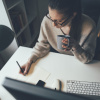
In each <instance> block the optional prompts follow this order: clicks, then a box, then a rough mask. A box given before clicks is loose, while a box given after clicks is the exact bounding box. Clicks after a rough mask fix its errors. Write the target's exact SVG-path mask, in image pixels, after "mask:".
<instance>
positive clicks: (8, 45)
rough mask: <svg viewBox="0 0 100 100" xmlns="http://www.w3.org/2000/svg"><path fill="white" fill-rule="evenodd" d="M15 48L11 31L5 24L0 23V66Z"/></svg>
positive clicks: (15, 44)
mask: <svg viewBox="0 0 100 100" xmlns="http://www.w3.org/2000/svg"><path fill="white" fill-rule="evenodd" d="M17 48H18V46H17V43H16V40H15V38H14V35H13V31H12V30H11V29H10V28H9V27H7V26H5V25H0V68H2V67H3V65H4V64H5V63H6V62H7V61H8V60H9V58H10V57H11V56H12V55H13V53H14V52H15V51H16V50H17Z"/></svg>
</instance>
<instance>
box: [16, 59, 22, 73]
mask: <svg viewBox="0 0 100 100" xmlns="http://www.w3.org/2000/svg"><path fill="white" fill-rule="evenodd" d="M16 62H17V64H18V66H19V68H20V70H21V72H22V73H24V71H23V69H22V68H21V66H20V65H19V63H18V61H16Z"/></svg>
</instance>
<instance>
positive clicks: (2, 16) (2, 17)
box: [0, 0, 17, 68]
mask: <svg viewBox="0 0 100 100" xmlns="http://www.w3.org/2000/svg"><path fill="white" fill-rule="evenodd" d="M0 25H6V26H8V27H9V28H10V29H12V28H11V25H10V22H9V20H8V17H7V14H6V10H5V7H4V5H3V1H2V0H0ZM14 41H15V42H14V44H12V47H13V48H10V49H9V50H11V51H7V52H5V53H4V55H2V54H0V68H2V67H3V65H4V64H5V63H6V62H7V60H8V59H9V58H10V56H11V55H12V54H13V53H14V51H15V49H17V43H16V40H14ZM6 49H7V48H6ZM7 50H8V49H7ZM12 51H13V52H12ZM2 58H3V60H4V62H3V61H2ZM5 59H6V60H5Z"/></svg>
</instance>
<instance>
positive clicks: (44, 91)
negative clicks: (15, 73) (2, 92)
mask: <svg viewBox="0 0 100 100" xmlns="http://www.w3.org/2000/svg"><path fill="white" fill-rule="evenodd" d="M2 85H3V87H4V88H6V90H8V91H9V92H10V93H11V94H12V95H13V96H14V97H15V99H17V100H91V99H89V98H87V97H84V96H79V95H76V94H70V93H65V92H61V91H57V90H52V89H49V88H44V87H40V86H36V85H33V84H30V83H25V82H22V81H18V80H15V79H11V78H8V77H6V78H5V79H4V82H3V84H2Z"/></svg>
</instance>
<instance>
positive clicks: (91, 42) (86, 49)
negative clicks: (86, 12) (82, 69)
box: [72, 26, 97, 63]
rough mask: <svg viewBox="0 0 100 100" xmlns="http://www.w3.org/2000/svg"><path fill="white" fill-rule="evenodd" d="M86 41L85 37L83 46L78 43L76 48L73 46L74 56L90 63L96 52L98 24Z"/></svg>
mask: <svg viewBox="0 0 100 100" xmlns="http://www.w3.org/2000/svg"><path fill="white" fill-rule="evenodd" d="M86 38H87V39H86V41H85V39H84V41H83V42H84V43H83V45H82V46H80V45H76V47H75V48H72V49H74V50H72V53H73V54H74V56H75V57H76V58H77V59H78V60H80V61H81V62H83V63H89V62H90V61H92V59H93V57H94V54H95V48H96V38H97V34H96V26H94V27H93V28H92V29H91V31H90V33H89V35H88V36H87V37H86Z"/></svg>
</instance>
